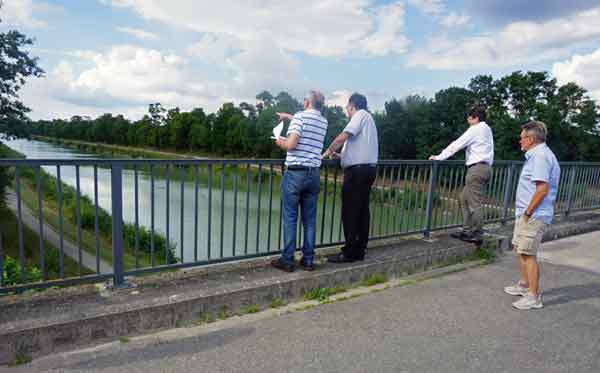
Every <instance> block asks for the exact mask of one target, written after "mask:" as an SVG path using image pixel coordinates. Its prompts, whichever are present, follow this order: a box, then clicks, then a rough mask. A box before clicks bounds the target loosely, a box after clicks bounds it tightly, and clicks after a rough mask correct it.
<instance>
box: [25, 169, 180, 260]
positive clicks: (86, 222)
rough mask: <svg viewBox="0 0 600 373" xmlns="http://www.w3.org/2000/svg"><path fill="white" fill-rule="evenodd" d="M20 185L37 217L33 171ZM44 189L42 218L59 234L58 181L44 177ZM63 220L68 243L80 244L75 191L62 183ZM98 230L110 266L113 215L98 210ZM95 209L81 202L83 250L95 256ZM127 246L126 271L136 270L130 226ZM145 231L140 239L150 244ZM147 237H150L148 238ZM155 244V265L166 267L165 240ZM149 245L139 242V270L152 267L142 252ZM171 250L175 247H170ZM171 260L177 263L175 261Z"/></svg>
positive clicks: (27, 171)
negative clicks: (163, 251)
mask: <svg viewBox="0 0 600 373" xmlns="http://www.w3.org/2000/svg"><path fill="white" fill-rule="evenodd" d="M22 175H23V177H22V179H21V180H22V182H21V198H22V200H23V203H24V204H25V205H26V206H27V207H28V208H29V209H30V210H31V211H32V212H33V213H34V214H35V215H37V213H38V208H37V203H38V197H37V189H36V188H37V185H36V184H37V183H36V182H35V181H34V180H35V177H34V174H33V170H31V169H23V172H22ZM42 180H43V182H42V185H43V187H42V189H43V194H42V195H43V209H42V215H43V220H44V222H45V223H46V224H48V225H50V226H51V227H53V228H54V229H55V230H56V231H59V213H58V210H59V208H58V198H57V195H56V191H55V185H56V178H54V177H53V176H50V175H48V174H46V173H43V176H42ZM61 189H62V198H63V204H62V216H63V220H62V221H63V233H64V237H65V239H66V240H69V241H71V242H73V243H75V244H76V243H77V224H76V209H75V205H74V200H75V194H76V192H75V189H74V188H72V187H70V186H68V185H66V184H65V183H62V185H61ZM99 210H100V211H99V228H100V239H99V244H100V245H99V247H100V250H99V251H100V257H101V258H102V259H103V260H104V261H106V262H108V263H112V239H111V233H112V232H111V228H110V224H111V217H110V215H109V214H108V213H107V212H106V211H104V210H102V209H99ZM93 214H94V213H93V207H92V203H91V201H90V200H89V199H88V198H85V197H82V198H81V219H82V230H81V246H82V248H83V249H84V250H85V251H87V252H88V253H90V254H92V255H96V235H95V230H94V224H93ZM123 228H124V236H125V237H124V238H125V239H124V241H125V242H124V243H125V250H124V253H123V262H124V266H125V269H126V270H128V269H133V268H135V263H136V257H135V252H134V249H133V243H132V242H130V241H133V240H132V239H131V238H132V237H133V236H134V232H133V228H132V227H131V226H129V225H127V224H126V225H125V226H124V227H123ZM145 233H146V232H144V230H143V229H140V235H141V236H140V238H146V241H148V240H149V237H150V234H149V233H148V234H145ZM146 236H148V237H146ZM155 240H156V251H155V264H164V254H163V253H162V250H160V249H159V247H163V246H165V244H164V242H163V241H164V238H163V237H162V236H161V235H160V234H157V233H155ZM161 245H162V246H161ZM147 246H149V245H143V242H140V250H139V251H138V257H137V260H138V263H139V266H140V267H147V266H150V265H151V259H150V255H149V254H147V253H144V251H143V250H142V249H143V248H144V247H147ZM171 246H172V244H171ZM171 260H174V258H172V259H171Z"/></svg>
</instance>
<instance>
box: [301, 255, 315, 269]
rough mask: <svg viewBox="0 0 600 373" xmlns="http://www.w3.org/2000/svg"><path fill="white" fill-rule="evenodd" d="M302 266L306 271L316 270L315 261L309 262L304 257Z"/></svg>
mask: <svg viewBox="0 0 600 373" xmlns="http://www.w3.org/2000/svg"><path fill="white" fill-rule="evenodd" d="M300 267H302V269H303V270H305V271H314V270H315V263H313V262H310V263H307V262H306V261H304V258H302V259H300Z"/></svg>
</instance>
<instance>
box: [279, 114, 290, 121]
mask: <svg viewBox="0 0 600 373" xmlns="http://www.w3.org/2000/svg"><path fill="white" fill-rule="evenodd" d="M277 116H278V117H279V120H292V118H293V117H294V116H293V115H292V114H288V113H277Z"/></svg>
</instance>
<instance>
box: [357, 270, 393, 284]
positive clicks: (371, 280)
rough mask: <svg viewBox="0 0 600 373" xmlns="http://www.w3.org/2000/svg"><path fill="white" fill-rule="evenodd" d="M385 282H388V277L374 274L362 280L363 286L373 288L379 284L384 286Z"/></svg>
mask: <svg viewBox="0 0 600 373" xmlns="http://www.w3.org/2000/svg"><path fill="white" fill-rule="evenodd" d="M384 282H388V276H387V275H386V274H383V273H373V274H372V275H370V276H368V277H367V278H365V279H364V280H362V282H361V284H362V285H363V286H373V285H377V284H383V283H384Z"/></svg>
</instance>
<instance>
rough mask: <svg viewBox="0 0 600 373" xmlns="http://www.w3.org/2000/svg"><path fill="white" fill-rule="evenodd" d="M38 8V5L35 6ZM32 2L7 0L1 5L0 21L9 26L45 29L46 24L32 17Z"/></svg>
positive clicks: (29, 0) (28, 0)
mask: <svg viewBox="0 0 600 373" xmlns="http://www.w3.org/2000/svg"><path fill="white" fill-rule="evenodd" d="M36 6H40V4H38V5H36ZM33 8H34V7H33V1H32V0H8V1H4V2H3V3H2V10H1V13H0V19H2V23H5V24H7V25H9V26H25V27H45V26H46V23H45V22H43V21H41V20H38V19H36V18H34V17H33Z"/></svg>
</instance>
